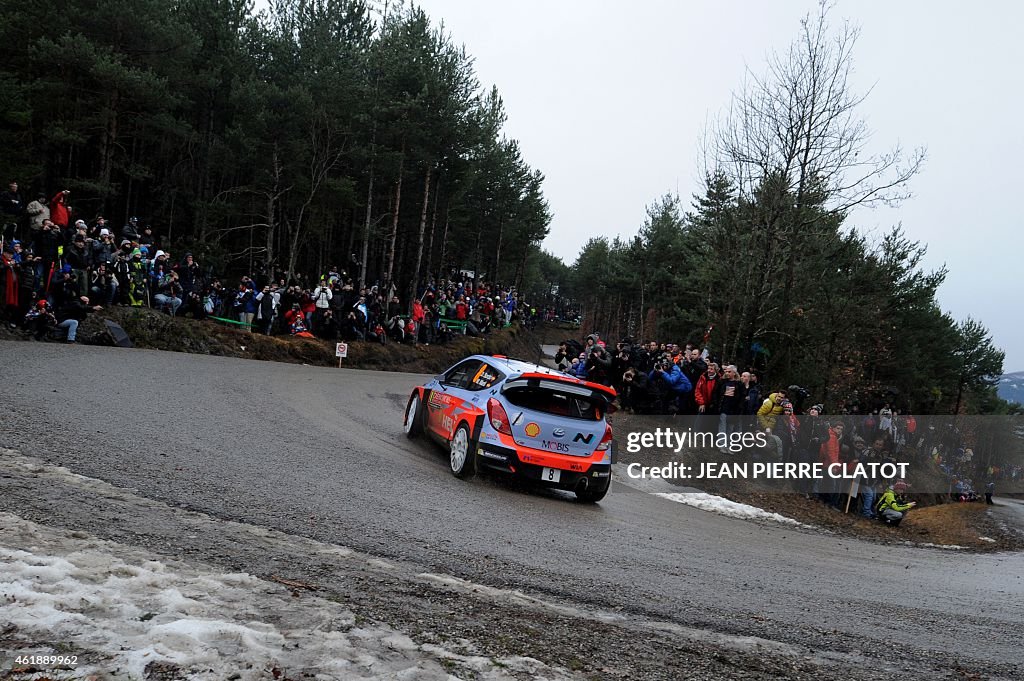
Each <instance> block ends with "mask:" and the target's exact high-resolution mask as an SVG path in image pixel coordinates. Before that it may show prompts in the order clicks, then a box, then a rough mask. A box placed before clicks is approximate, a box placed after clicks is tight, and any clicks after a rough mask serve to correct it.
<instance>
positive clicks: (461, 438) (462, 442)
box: [449, 421, 476, 478]
mask: <svg viewBox="0 0 1024 681" xmlns="http://www.w3.org/2000/svg"><path fill="white" fill-rule="evenodd" d="M449 464H450V466H451V469H452V473H453V474H454V475H455V477H457V478H468V477H469V476H471V475H473V472H474V471H475V470H476V447H475V446H474V445H473V437H472V436H471V435H470V433H469V426H468V425H467V424H466V422H465V421H463V422H462V423H460V424H459V427H458V428H456V429H455V434H454V435H452V440H451V443H450V444H449Z"/></svg>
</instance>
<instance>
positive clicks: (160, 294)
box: [153, 271, 182, 317]
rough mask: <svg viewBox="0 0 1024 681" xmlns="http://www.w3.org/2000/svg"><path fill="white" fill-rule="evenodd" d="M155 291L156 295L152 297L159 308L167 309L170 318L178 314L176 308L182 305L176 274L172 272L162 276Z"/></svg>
mask: <svg viewBox="0 0 1024 681" xmlns="http://www.w3.org/2000/svg"><path fill="white" fill-rule="evenodd" d="M156 291H157V293H156V295H154V296H153V300H154V301H156V303H157V305H158V306H159V308H164V307H166V308H168V311H169V312H170V314H171V316H172V317H173V316H175V315H176V314H178V308H179V307H181V303H182V297H181V296H182V290H181V284H180V283H179V282H178V273H177V272H173V271H172V272H170V273H168V274H165V275H163V278H162V280H161V282H160V284H159V286H158V288H157V289H156Z"/></svg>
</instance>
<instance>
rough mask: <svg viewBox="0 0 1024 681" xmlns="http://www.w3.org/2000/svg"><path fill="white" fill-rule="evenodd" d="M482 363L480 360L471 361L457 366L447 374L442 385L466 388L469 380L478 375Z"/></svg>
mask: <svg viewBox="0 0 1024 681" xmlns="http://www.w3.org/2000/svg"><path fill="white" fill-rule="evenodd" d="M482 363H483V362H481V361H480V360H478V359H470V360H466V361H465V362H462V363H461V364H456V365H455V366H454V367H452V368H451V370H449V371H448V373H447V374H445V377H444V380H443V381H441V383H443V384H444V385H447V386H450V387H452V388H465V387H466V384H467V382H468V381H469V378H470V377H471V376H473V375H474V374H476V372H477V370H478V369H479V368H480V365H481V364H482Z"/></svg>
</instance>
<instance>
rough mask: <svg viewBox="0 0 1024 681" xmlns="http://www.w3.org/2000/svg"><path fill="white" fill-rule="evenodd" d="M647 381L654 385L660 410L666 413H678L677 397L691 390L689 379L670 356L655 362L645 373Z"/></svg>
mask: <svg viewBox="0 0 1024 681" xmlns="http://www.w3.org/2000/svg"><path fill="white" fill-rule="evenodd" d="M647 381H648V383H649V384H650V385H652V386H655V387H656V392H657V393H658V394H659V395H660V400H659V402H660V403H661V411H662V412H663V413H666V414H667V413H673V412H676V413H678V411H679V399H680V398H681V397H682V396H684V395H686V394H688V393H689V392H690V391H692V390H693V384H692V383H690V379H689V378H687V377H686V374H684V373H683V370H682V369H680V368H679V365H678V364H676V363H675V362H673V361H672V358H671V357H663V358H662V359H660V360H659V361H658V362H656V363H655V365H654V369H652V370H651V372H650V373H649V374H648V375H647Z"/></svg>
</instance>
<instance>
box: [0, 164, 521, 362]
mask: <svg viewBox="0 0 1024 681" xmlns="http://www.w3.org/2000/svg"><path fill="white" fill-rule="evenodd" d="M69 196H70V192H68V191H62V192H58V193H57V194H56V195H54V196H53V197H51V198H50V199H49V200H47V198H46V196H45V195H39V196H37V197H36V198H35V200H33V201H31V202H29V203H27V204H26V203H25V202H24V201H23V199H22V196H21V194H20V192H19V190H18V185H17V183H16V182H12V183H11V184H10V185H9V187H8V190H7V191H6V192H3V193H0V217H2V219H3V221H4V223H3V231H2V234H0V252H2V260H0V301H2V303H3V305H2V307H0V319H3V321H5V322H6V323H7V324H9V325H10V326H12V327H18V326H21V327H22V328H24V329H25V331H26V332H28V333H31V334H32V335H33V336H34V337H35V338H37V339H45V338H48V337H50V336H54V335H59V336H60V337H61V338H65V339H66V340H67V341H68V342H72V343H73V342H75V341H76V331H77V327H78V325H79V323H80V322H81V321H82V320H83V319H84V318H85V317H86V316H87V315H88V314H89V313H90V312H92V311H96V310H99V309H102V308H103V307H110V306H133V307H151V308H153V309H156V310H160V311H163V312H165V313H166V314H169V315H172V316H187V317H192V318H195V319H205V318H213V319H214V320H217V321H220V322H228V323H236V324H238V325H240V326H241V327H243V328H245V329H247V330H250V331H252V332H255V333H262V334H268V335H293V336H300V337H318V338H323V339H326V340H330V341H335V340H346V341H358V340H367V341H374V342H380V343H385V342H387V341H389V340H391V341H397V342H407V343H426V344H430V343H443V342H446V341H448V340H450V339H452V337H453V336H454V335H455V334H469V335H474V336H479V335H483V334H486V333H489V332H490V331H491V330H492V329H494V328H501V327H503V326H507V325H509V324H511V323H512V321H513V320H520V319H521V320H522V321H524V322H525V323H527V324H532V323H534V322H535V321H536V320H537V319H538V318H539V317H540V313H538V311H537V309H536V308H534V307H532V306H530V305H529V304H528V303H526V301H525V300H524V299H523V297H522V296H521V295H520V294H519V293H518V292H517V291H516V290H515V289H514V288H513V287H505V286H500V285H492V284H490V283H486V282H477V283H476V284H474V283H473V282H472V281H471V280H469V279H468V278H463V279H462V280H460V279H459V278H458V277H456V276H452V277H451V278H449V279H439V280H438V279H431V280H429V281H427V282H424V283H423V284H422V285H421V286H420V287H419V290H418V292H417V296H416V298H415V299H414V300H412V301H411V302H410V301H408V300H406V301H403V300H401V299H400V298H399V296H398V295H397V294H396V293H397V292H396V290H395V289H394V287H393V286H391V287H388V289H387V290H384V287H381V286H377V285H373V286H360V285H359V284H358V283H356V282H355V281H354V279H353V277H352V276H350V275H349V274H348V273H347V272H346V271H344V270H343V269H339V268H338V267H330V268H328V271H327V272H326V273H324V274H322V275H321V276H319V277H309V276H305V275H303V274H301V273H297V274H294V275H292V274H288V273H285V272H281V271H269V272H268V271H267V270H266V268H264V269H262V270H261V271H260V272H257V273H252V274H251V275H246V276H241V277H240V278H239V279H238V282H237V285H235V284H233V282H232V283H226V282H225V281H224V280H222V278H221V277H219V276H217V275H215V273H214V272H213V270H212V268H210V267H204V266H202V265H201V264H200V263H199V262H197V259H196V258H195V257H194V256H193V254H192V253H188V252H186V253H184V254H183V255H182V256H181V257H180V258H177V257H174V256H173V255H172V254H171V253H170V251H169V249H167V248H166V246H165V245H164V244H162V243H161V241H160V239H159V238H158V237H157V236H155V235H154V233H153V230H152V228H151V227H150V226H148V225H146V224H144V223H141V222H140V221H139V220H138V219H137V218H134V217H133V218H130V219H129V220H128V221H127V222H126V224H125V225H124V226H123V227H122V228H120V229H119V230H118V229H115V228H114V227H113V226H112V225H110V224H109V223H108V221H107V220H106V219H105V218H104V217H103V216H97V217H96V218H95V219H94V220H93V221H92V222H91V223H86V222H85V221H84V220H81V219H77V220H72V218H73V216H74V211H73V209H71V208H70V207H69V206H68V204H67V202H68V197H69Z"/></svg>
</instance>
